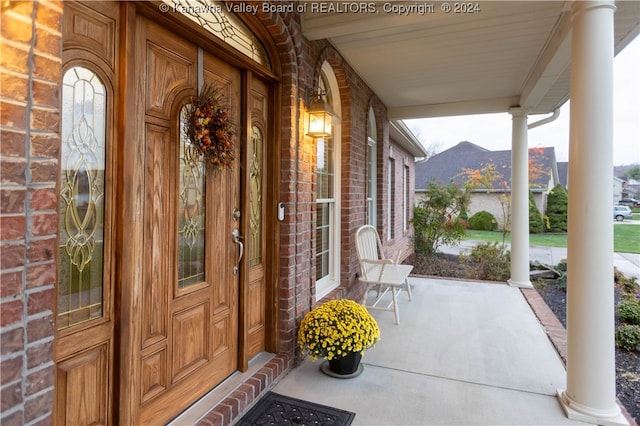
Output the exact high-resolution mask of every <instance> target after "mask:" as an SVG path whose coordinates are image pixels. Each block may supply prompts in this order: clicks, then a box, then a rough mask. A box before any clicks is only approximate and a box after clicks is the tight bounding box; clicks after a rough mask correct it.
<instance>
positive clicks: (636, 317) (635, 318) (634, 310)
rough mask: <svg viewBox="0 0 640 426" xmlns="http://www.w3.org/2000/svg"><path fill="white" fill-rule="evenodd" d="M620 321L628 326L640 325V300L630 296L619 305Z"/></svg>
mask: <svg viewBox="0 0 640 426" xmlns="http://www.w3.org/2000/svg"><path fill="white" fill-rule="evenodd" d="M616 311H617V313H618V319H619V320H620V321H621V322H623V323H626V324H633V325H640V300H638V299H636V298H635V297H633V296H628V297H625V298H624V299H622V301H621V302H620V303H618V307H617V308H616Z"/></svg>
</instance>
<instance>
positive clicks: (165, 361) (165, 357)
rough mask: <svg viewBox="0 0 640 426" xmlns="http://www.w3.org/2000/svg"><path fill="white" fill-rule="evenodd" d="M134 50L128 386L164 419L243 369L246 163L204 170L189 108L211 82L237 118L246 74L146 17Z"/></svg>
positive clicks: (141, 412)
mask: <svg viewBox="0 0 640 426" xmlns="http://www.w3.org/2000/svg"><path fill="white" fill-rule="evenodd" d="M134 57H135V58H136V64H135V75H136V78H137V82H138V84H137V85H136V86H137V88H138V90H137V92H136V95H135V98H136V99H135V117H136V119H135V121H134V123H135V124H134V125H135V130H134V132H135V134H136V139H135V142H134V143H137V142H139V143H141V144H142V147H141V149H140V151H139V152H141V153H142V154H143V158H142V162H141V166H142V167H141V169H140V172H141V173H142V176H141V177H142V178H143V179H142V182H144V183H143V185H142V187H141V188H140V190H141V195H142V198H141V201H142V205H141V211H142V228H143V230H142V235H141V237H142V244H141V248H142V253H141V256H140V257H139V261H140V264H139V265H138V266H139V268H140V269H141V274H140V275H139V279H140V281H139V282H136V283H134V286H137V287H138V290H139V299H138V301H139V306H138V308H139V309H135V310H134V311H132V312H131V314H132V320H133V321H132V322H131V323H130V324H123V326H124V327H129V329H130V334H129V337H130V338H131V340H130V341H129V342H126V343H127V344H131V345H133V351H132V355H133V360H132V361H133V363H134V368H133V370H132V372H133V376H132V377H131V380H132V384H133V386H132V387H128V389H127V390H126V393H127V394H130V396H131V397H132V398H134V399H135V400H137V406H136V407H135V409H136V410H138V413H137V415H133V416H132V418H134V419H137V421H139V422H140V423H142V424H151V423H153V424H158V423H161V422H166V421H167V420H169V419H171V418H172V417H173V416H175V415H176V414H177V413H179V412H180V411H181V410H183V409H185V408H186V407H188V406H189V405H190V404H191V403H192V402H194V401H195V400H196V399H197V398H199V397H201V396H202V395H203V394H204V393H205V392H207V391H208V390H210V389H211V388H212V387H213V386H214V385H215V384H217V383H219V382H221V381H222V380H223V379H225V378H226V377H227V376H229V375H230V374H231V373H233V372H234V371H235V370H236V369H237V368H238V341H239V339H238V311H239V276H240V275H239V269H238V264H239V255H240V244H239V243H241V242H242V241H238V239H236V238H234V236H233V235H234V232H237V233H239V232H240V231H241V230H240V223H241V222H240V219H241V216H240V215H241V213H239V211H240V207H241V206H240V189H241V186H240V170H241V167H239V164H238V163H236V164H235V165H234V166H235V167H234V168H233V169H222V170H215V169H211V168H210V169H206V168H205V166H204V165H203V163H202V162H200V161H198V159H197V154H196V153H195V149H194V147H193V146H192V145H191V144H190V142H189V141H188V139H187V138H186V134H185V133H186V132H185V121H186V120H185V117H186V115H185V108H186V105H187V104H188V103H189V102H190V97H191V96H193V95H195V94H196V93H197V88H198V86H199V84H203V83H204V84H207V83H212V84H214V85H215V86H216V87H218V89H219V90H220V91H221V93H222V94H223V95H224V98H225V101H226V102H228V106H229V109H230V112H231V115H232V116H233V117H234V118H235V120H237V119H238V118H239V117H240V105H241V102H240V97H241V79H240V72H239V70H238V69H236V68H234V67H232V66H230V65H229V64H227V63H225V62H223V61H221V60H219V59H217V58H216V57H214V56H213V55H211V54H209V53H207V52H204V51H203V50H202V49H199V48H198V47H197V46H196V45H194V44H192V43H191V42H188V41H186V40H184V39H182V38H180V37H178V36H176V35H174V34H172V33H171V32H169V31H167V30H166V29H165V28H163V27H162V26H160V25H158V24H155V23H153V22H151V21H150V20H148V19H147V18H144V17H142V16H138V17H137V23H136V38H135V55H134ZM236 125H237V126H238V127H240V122H239V121H236ZM239 140H241V139H239ZM239 145H240V144H239V143H236V144H235V149H236V158H237V159H240V155H238V154H239V152H240V147H239ZM125 235H126V232H125ZM136 336H139V338H136ZM136 340H137V341H136Z"/></svg>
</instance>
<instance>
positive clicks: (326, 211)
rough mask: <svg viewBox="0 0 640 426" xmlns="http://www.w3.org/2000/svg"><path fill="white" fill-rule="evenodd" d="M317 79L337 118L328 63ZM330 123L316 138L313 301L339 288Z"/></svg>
mask: <svg viewBox="0 0 640 426" xmlns="http://www.w3.org/2000/svg"><path fill="white" fill-rule="evenodd" d="M319 80H320V81H319V82H318V84H319V87H320V89H321V90H323V91H324V92H325V93H326V99H327V103H329V105H331V108H332V109H333V112H334V113H335V114H336V115H337V116H338V117H339V116H340V99H339V96H338V80H337V79H336V77H335V74H334V73H333V70H332V69H331V66H330V65H329V63H328V62H325V63H324V64H323V65H322V68H321V73H320V79H319ZM333 121H334V123H333V127H332V137H330V138H324V139H316V225H315V231H316V300H320V299H322V298H323V297H324V296H326V295H327V294H328V293H329V292H330V291H331V290H333V289H335V288H336V287H338V286H339V285H340V161H339V158H340V157H339V155H340V124H339V120H333Z"/></svg>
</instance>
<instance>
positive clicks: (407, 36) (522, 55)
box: [302, 0, 640, 120]
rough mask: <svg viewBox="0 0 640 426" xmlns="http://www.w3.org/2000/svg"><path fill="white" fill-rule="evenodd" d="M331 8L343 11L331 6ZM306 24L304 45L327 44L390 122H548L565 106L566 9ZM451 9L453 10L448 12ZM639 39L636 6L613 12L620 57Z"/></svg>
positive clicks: (512, 5) (516, 5)
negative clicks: (472, 117)
mask: <svg viewBox="0 0 640 426" xmlns="http://www.w3.org/2000/svg"><path fill="white" fill-rule="evenodd" d="M334 4H335V5H336V7H339V6H340V5H342V7H343V8H344V7H348V5H349V3H346V2H335V3H334ZM384 4H385V3H383V2H376V6H377V10H378V11H379V13H338V12H335V13H331V12H327V11H326V10H325V11H322V12H320V11H313V10H312V8H311V4H309V7H308V8H307V12H305V13H303V14H302V29H303V33H304V35H305V36H306V37H307V38H308V39H311V40H314V39H325V38H326V39H328V40H329V41H330V42H331V43H332V44H333V45H334V46H335V47H336V49H337V50H338V51H339V52H340V53H341V54H342V56H343V57H344V58H345V59H346V60H347V61H348V62H349V63H350V65H351V66H352V67H353V68H354V69H355V70H356V71H357V72H358V73H359V74H360V76H361V77H362V78H363V79H364V80H365V81H366V82H367V83H368V85H369V86H370V87H371V88H372V89H373V91H374V92H375V93H376V94H377V95H378V96H379V97H380V99H381V100H382V101H383V102H384V103H385V105H387V107H388V114H389V119H392V120H398V119H409V118H424V117H438V116H450V115H464V114H481V113H492V112H505V111H507V110H508V109H509V108H510V107H514V106H521V107H527V108H530V109H531V113H534V114H544V113H549V112H551V111H553V110H554V109H555V108H558V107H560V106H561V105H562V104H563V103H565V102H566V101H567V100H568V98H569V72H570V45H571V17H570V10H569V5H570V3H568V2H563V1H544V2H540V1H508V2H506V1H489V2H479V3H478V5H479V8H480V11H478V12H476V13H466V14H465V13H454V12H453V11H451V12H449V13H444V12H443V11H442V9H441V7H442V6H441V5H442V2H433V3H421V2H416V1H414V0H412V1H401V2H397V1H396V2H388V3H386V4H391V5H393V6H396V7H397V6H398V5H406V6H410V5H421V4H432V5H433V8H434V9H433V13H427V14H424V15H420V14H417V13H412V14H408V15H406V16H403V15H399V14H394V13H386V12H385V11H384V9H383V7H384ZM448 4H449V5H451V6H454V3H453V2H451V3H448ZM639 31H640V2H636V1H622V2H618V3H617V11H616V15H615V43H616V53H618V52H619V51H620V50H622V49H623V48H624V46H626V45H627V44H628V43H629V42H630V41H631V40H632V39H633V38H634V37H635V36H636V35H637V34H638V32H639Z"/></svg>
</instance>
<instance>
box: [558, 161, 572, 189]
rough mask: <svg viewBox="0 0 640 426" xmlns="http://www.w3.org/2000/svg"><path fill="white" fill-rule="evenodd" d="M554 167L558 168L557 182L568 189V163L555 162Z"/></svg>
mask: <svg viewBox="0 0 640 426" xmlns="http://www.w3.org/2000/svg"><path fill="white" fill-rule="evenodd" d="M556 168H557V169H558V183H559V184H560V185H562V186H564V187H565V189H567V190H568V189H569V163H568V162H567V161H558V162H556Z"/></svg>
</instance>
